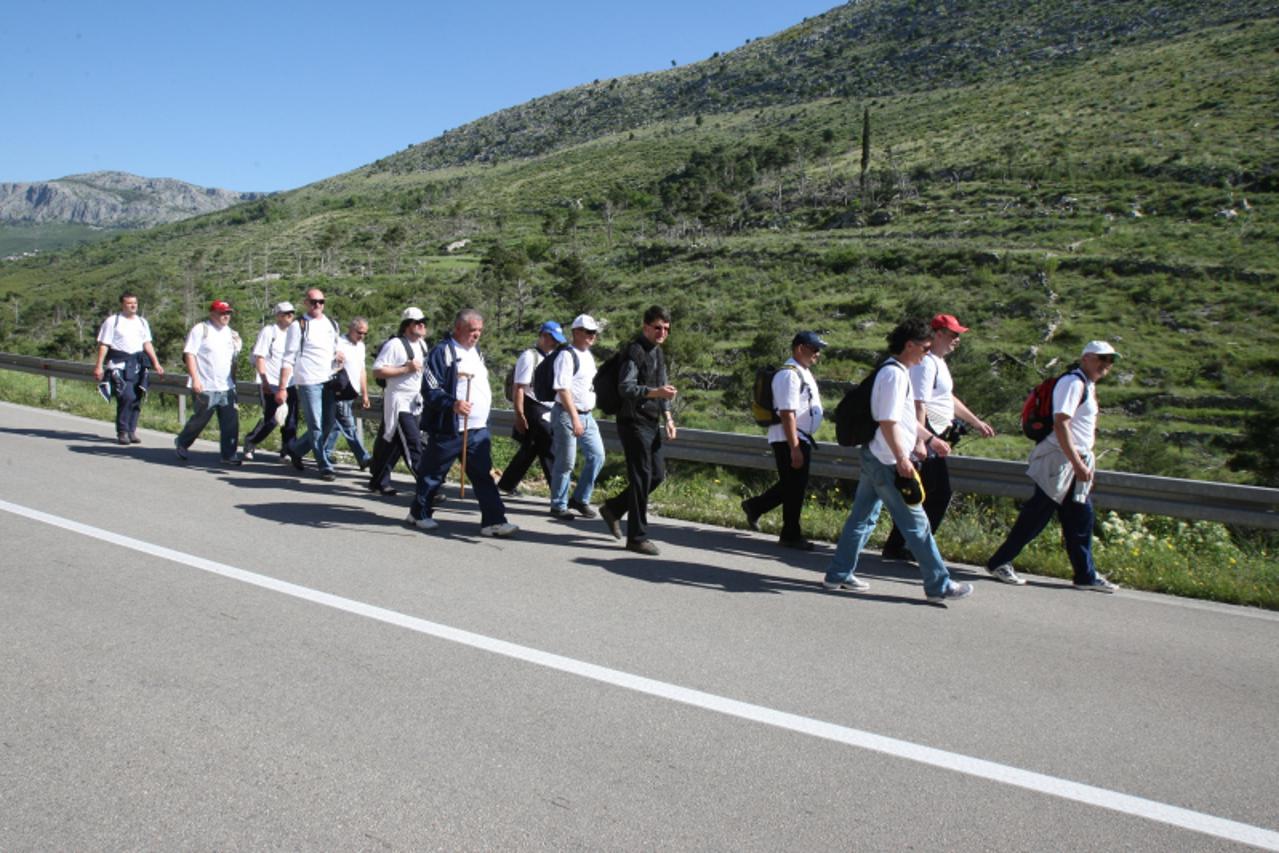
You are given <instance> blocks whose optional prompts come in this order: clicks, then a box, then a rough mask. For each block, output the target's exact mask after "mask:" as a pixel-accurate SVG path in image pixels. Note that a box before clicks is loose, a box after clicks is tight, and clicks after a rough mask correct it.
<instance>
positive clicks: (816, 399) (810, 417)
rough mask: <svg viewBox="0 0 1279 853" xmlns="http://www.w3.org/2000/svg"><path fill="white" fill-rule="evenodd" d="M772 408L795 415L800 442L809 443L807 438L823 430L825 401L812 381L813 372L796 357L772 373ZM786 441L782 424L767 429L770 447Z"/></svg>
mask: <svg viewBox="0 0 1279 853" xmlns="http://www.w3.org/2000/svg"><path fill="white" fill-rule="evenodd" d="M773 409H774V410H776V411H779V412H780V411H783V410H788V411H792V412H794V413H795V428H796V429H798V430H799V440H800V441H806V440H807V439H805V438H804V436H809V437H810V438H811V437H812V436H815V435H816V434H817V430H818V429H820V428H821V425H822V398H821V395H820V394H819V393H818V390H817V380H816V379H814V378H813V373H812V371H810V370H809V369H808V368H806V367H804V366H803V365H801V364H800V363H799V362H797V361H795V359H793V358H788V359H787V360H786V364H784V365H782V368H781V369H780V370H778V371H777V372H776V373H775V374H773ZM785 440H786V430H785V429H784V428H783V427H782V425H781V424H773V425H771V426H770V427H769V428H768V441H769V443H770V444H771V443H774V442H778V441H785ZM809 443H810V444H811V443H812V442H811V441H810V442H809Z"/></svg>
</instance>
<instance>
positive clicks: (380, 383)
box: [373, 335, 414, 388]
mask: <svg viewBox="0 0 1279 853" xmlns="http://www.w3.org/2000/svg"><path fill="white" fill-rule="evenodd" d="M396 338H399V339H400V344H401V345H403V347H404V352H405V353H406V354H407V355H408V357H409V361H412V360H413V355H414V353H413V345H412V344H410V343H409V339H408V338H406V337H404V335H391V337H389V338H387V339H386V340H384V341H382V345H381V346H380V347H378V348H377V355H375V356H374V358H377V356H378V355H381V354H382V350H384V349H386V345H387V344H389V343H390V342H391V341H393V340H395V339H396ZM373 381H374V382H376V383H377V387H379V388H385V387H386V380H385V379H383V378H382V377H380V376H375V377H373Z"/></svg>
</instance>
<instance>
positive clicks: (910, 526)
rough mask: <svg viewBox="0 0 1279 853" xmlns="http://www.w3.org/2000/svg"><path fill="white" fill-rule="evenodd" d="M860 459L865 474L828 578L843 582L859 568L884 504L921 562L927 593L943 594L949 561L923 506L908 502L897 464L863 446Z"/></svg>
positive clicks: (832, 580)
mask: <svg viewBox="0 0 1279 853" xmlns="http://www.w3.org/2000/svg"><path fill="white" fill-rule="evenodd" d="M861 463H862V476H861V479H860V480H858V481H857V492H856V494H854V495H853V508H852V510H851V511H850V512H849V513H848V520H847V521H845V522H844V529H843V531H842V532H841V533H840V534H839V542H838V544H836V545H835V558H834V559H833V560H831V564H830V568H829V569H827V570H826V580H827V581H829V582H831V583H840V582H842V581H846V580H848V579H849V577H851V576H852V575H853V573H854V572H856V571H857V561H858V558H859V557H860V556H861V550H862V548H863V547H865V545H866V540H867V539H869V538H870V534H871V533H873V532H874V530H875V522H877V521H878V520H879V508H880V507H881V506H884V507H887V509H888V514H889V515H891V516H892V518H893V521H894V522H896V524H897V526H898V527H899V528H900V529H901V531H902V534H903V535H904V536H905V538H906V545H907V547H909V548H910V551H911V553H912V554H914V555H915V559H916V560H917V561H918V562H919V573H920V575H921V576H922V577H923V579H924V592H925V594H927V595H941V594H942V593H944V592H945V591H946V588H947V587H948V586H949V585H950V573H949V572H948V571H946V564H945V563H943V562H942V558H941V553H940V552H939V551H938V550H937V543H936V542H935V541H934V540H933V534H932V531H931V530H929V528H928V516H927V515H926V514H925V513H924V509H923V507H919V506H913V507H912V506H907V505H906V501H905V500H904V499H903V498H902V496H901V492H899V491H897V486H896V485H895V484H894V480H896V478H897V469H896V467H895V466H893V465H885V464H884V463H883V462H880V461H879V460H878V459H876V458H875V456H874V454H872V453H871V452H870V450H869V449H867V448H862V457H861Z"/></svg>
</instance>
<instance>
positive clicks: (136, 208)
mask: <svg viewBox="0 0 1279 853" xmlns="http://www.w3.org/2000/svg"><path fill="white" fill-rule="evenodd" d="M264 195H266V193H258V192H235V191H233V190H223V189H214V188H210V187H199V186H196V185H194V184H188V183H185V182H183V181H179V180H175V179H173V178H144V177H140V176H138V175H132V174H129V173H127V172H89V173H87V174H83V175H68V176H67V177H65V178H58V179H57V180H53V181H37V182H33V183H0V225H13V224H19V223H22V224H40V223H52V222H67V223H74V224H77V225H90V226H94V227H100V228H149V227H151V226H153V225H162V224H164V223H168V222H177V221H179V220H181V219H187V218H189V217H192V216H199V215H200V214H202V213H213V212H215V211H219V210H223V209H225V208H228V207H231V206H232V205H236V204H240V203H241V202H245V201H253V200H255V199H258V198H262V197H263V196H264Z"/></svg>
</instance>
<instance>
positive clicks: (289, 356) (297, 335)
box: [284, 315, 341, 385]
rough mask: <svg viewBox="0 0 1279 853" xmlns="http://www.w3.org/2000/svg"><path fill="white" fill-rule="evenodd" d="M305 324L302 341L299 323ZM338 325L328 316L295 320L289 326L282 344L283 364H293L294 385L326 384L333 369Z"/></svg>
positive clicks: (338, 335) (334, 366) (300, 324)
mask: <svg viewBox="0 0 1279 853" xmlns="http://www.w3.org/2000/svg"><path fill="white" fill-rule="evenodd" d="M301 320H305V321H306V326H307V329H306V341H305V342H304V341H303V340H302V323H301ZM339 337H341V335H340V334H339V333H338V328H337V323H335V322H334V321H333V320H331V319H330V318H329V317H328V316H325V315H321V316H320V318H319V319H313V318H311V317H304V318H298V320H294V321H293V325H291V326H289V336H288V339H287V340H286V342H285V345H284V363H285V364H291V365H293V383H294V384H295V385H322V384H324V383H325V382H328V381H329V377H331V376H332V375H333V371H334V370H335V369H336V365H335V364H334V359H333V357H334V355H336V354H337V346H338V338H339Z"/></svg>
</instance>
